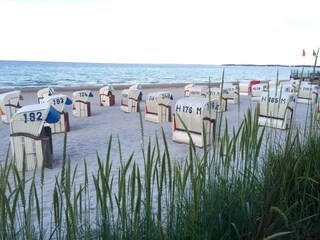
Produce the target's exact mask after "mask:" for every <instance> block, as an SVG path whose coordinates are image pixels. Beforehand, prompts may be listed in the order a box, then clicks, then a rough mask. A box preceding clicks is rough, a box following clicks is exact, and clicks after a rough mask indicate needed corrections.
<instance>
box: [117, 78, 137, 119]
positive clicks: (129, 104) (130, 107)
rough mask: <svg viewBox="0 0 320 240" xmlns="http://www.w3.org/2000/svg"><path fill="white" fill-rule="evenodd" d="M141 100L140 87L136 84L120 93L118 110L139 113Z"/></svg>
mask: <svg viewBox="0 0 320 240" xmlns="http://www.w3.org/2000/svg"><path fill="white" fill-rule="evenodd" d="M141 99H142V86H141V84H136V85H133V86H131V87H130V88H129V89H124V90H122V92H121V99H120V101H121V102H120V109H121V111H123V112H126V113H131V112H139V110H140V101H141Z"/></svg>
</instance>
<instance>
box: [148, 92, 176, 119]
mask: <svg viewBox="0 0 320 240" xmlns="http://www.w3.org/2000/svg"><path fill="white" fill-rule="evenodd" d="M170 100H173V96H172V93H171V92H155V93H150V94H148V95H147V96H146V109H145V119H146V120H147V121H150V122H155V123H162V122H171V106H170Z"/></svg>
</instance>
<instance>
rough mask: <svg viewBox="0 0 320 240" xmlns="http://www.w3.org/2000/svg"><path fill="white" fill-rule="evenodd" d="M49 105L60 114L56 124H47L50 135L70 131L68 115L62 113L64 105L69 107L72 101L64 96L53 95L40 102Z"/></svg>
mask: <svg viewBox="0 0 320 240" xmlns="http://www.w3.org/2000/svg"><path fill="white" fill-rule="evenodd" d="M42 101H43V102H44V103H49V104H50V105H51V106H52V107H54V108H55V109H56V110H57V111H58V112H59V113H60V120H59V121H58V122H56V123H51V124H49V126H50V128H51V132H52V133H63V132H69V131H70V123H69V114H68V112H65V111H64V108H65V105H71V104H72V100H71V99H70V98H68V96H67V95H64V94H55V95H52V96H47V97H45V98H44V99H43V100H42Z"/></svg>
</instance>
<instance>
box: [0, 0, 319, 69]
mask: <svg viewBox="0 0 320 240" xmlns="http://www.w3.org/2000/svg"><path fill="white" fill-rule="evenodd" d="M319 7H320V1H319V0H304V1H301V0H299V1H298V0H291V1H289V0H288V1H281V0H263V1H259V0H241V1H240V0H220V1H217V0H104V1H102V0H65V1H63V0H42V1H41V0H20V1H19V0H0V31H1V35H0V60H36V61H72V62H104V63H190V64H224V63H235V64H301V63H304V64H312V63H313V62H312V61H313V58H312V51H313V49H315V50H317V49H318V48H319V47H320V11H319V9H320V8H319ZM303 49H305V52H306V57H304V58H303V57H302V50H303Z"/></svg>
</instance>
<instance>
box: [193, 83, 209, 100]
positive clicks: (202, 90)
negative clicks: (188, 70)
mask: <svg viewBox="0 0 320 240" xmlns="http://www.w3.org/2000/svg"><path fill="white" fill-rule="evenodd" d="M207 90H208V86H203V85H194V86H192V87H190V88H189V97H199V98H205V97H206V94H207Z"/></svg>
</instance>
